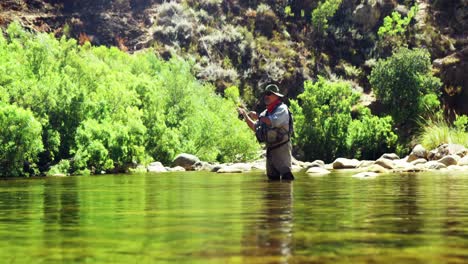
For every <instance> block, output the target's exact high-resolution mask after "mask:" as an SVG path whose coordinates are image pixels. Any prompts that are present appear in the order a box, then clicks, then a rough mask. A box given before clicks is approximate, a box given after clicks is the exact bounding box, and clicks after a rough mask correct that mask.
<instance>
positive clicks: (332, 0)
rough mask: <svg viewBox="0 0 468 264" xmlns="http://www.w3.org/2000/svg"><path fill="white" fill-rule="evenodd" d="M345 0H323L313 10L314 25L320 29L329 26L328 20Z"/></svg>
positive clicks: (323, 29)
mask: <svg viewBox="0 0 468 264" xmlns="http://www.w3.org/2000/svg"><path fill="white" fill-rule="evenodd" d="M341 2H343V0H323V1H321V2H320V3H319V5H318V6H317V8H315V9H314V11H312V25H313V26H314V28H315V29H317V30H318V31H325V30H326V29H327V28H328V20H329V19H331V18H332V17H333V16H334V15H335V13H336V11H338V9H339V8H340V6H341Z"/></svg>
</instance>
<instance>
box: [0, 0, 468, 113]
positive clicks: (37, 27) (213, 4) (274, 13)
mask: <svg viewBox="0 0 468 264" xmlns="http://www.w3.org/2000/svg"><path fill="white" fill-rule="evenodd" d="M416 4H417V7H418V9H417V10H416V13H415V14H413V15H414V16H413V17H410V16H411V14H412V13H411V12H412V10H411V7H412V6H414V5H416ZM0 8H1V10H0V24H1V25H2V27H6V25H8V24H9V23H10V22H11V21H14V20H18V21H20V23H21V24H22V25H23V26H24V27H26V28H29V29H31V30H34V31H41V32H50V33H52V34H54V35H56V36H57V37H60V36H62V35H65V36H67V37H73V38H76V39H78V40H79V42H80V43H84V42H86V41H90V42H91V43H93V44H95V45H106V46H118V47H119V48H120V49H121V50H124V51H129V52H135V51H138V50H141V49H146V48H153V49H154V50H155V51H156V52H157V53H158V54H159V55H160V56H161V57H162V58H166V59H167V58H169V57H171V56H182V57H184V58H187V59H189V60H191V61H193V64H194V67H193V71H194V73H195V75H196V76H197V77H198V78H199V79H201V80H205V81H209V82H212V83H214V84H215V86H216V88H217V91H218V92H221V93H222V92H223V91H224V89H225V88H227V87H229V86H231V85H236V86H238V87H239V88H240V91H241V94H242V96H243V98H244V100H245V101H246V102H247V103H248V104H250V105H255V104H256V97H257V96H258V95H259V92H260V89H259V87H261V86H262V84H264V83H266V82H271V81H274V82H277V83H279V84H280V85H281V87H282V88H283V91H284V92H285V93H287V94H288V96H289V97H292V98H295V97H296V96H297V95H298V94H299V93H301V92H302V91H303V90H304V80H311V79H312V80H316V79H317V77H318V76H319V75H322V76H325V77H327V78H329V79H338V78H342V79H346V80H350V81H352V82H353V83H354V85H353V86H354V88H356V89H357V90H360V91H363V92H364V94H363V96H362V98H363V100H364V101H366V103H367V104H370V103H372V102H373V100H374V99H372V98H373V96H372V94H369V93H370V92H371V87H370V85H369V81H368V74H369V73H370V70H371V67H372V65H374V63H375V61H376V60H377V59H379V58H386V57H388V56H389V55H391V52H392V49H393V48H395V47H396V46H401V45H407V46H408V47H410V48H411V47H425V48H427V49H428V50H429V51H430V54H431V57H432V58H431V59H432V61H433V66H434V69H435V71H436V74H437V75H438V76H439V77H440V78H441V79H442V81H443V83H444V86H443V87H442V88H441V92H442V94H443V102H444V104H445V109H446V110H447V112H451V113H453V112H456V113H465V114H466V113H468V105H466V104H464V102H466V101H468V88H467V79H468V78H466V74H465V73H466V72H468V65H467V60H466V58H467V56H468V46H467V42H468V41H467V36H466V32H467V25H468V16H467V13H466V12H464V10H465V11H466V10H467V8H468V7H467V3H466V1H462V0H450V1H437V0H435V1H428V0H416V1H410V0H404V1H394V0H359V1H356V0H355V1H341V0H328V1H325V2H319V1H314V0H310V1H295V0H289V1H287V0H282V1H272V0H264V1H253V0H252V1H239V0H225V1H222V0H201V1H195V0H180V1H163V0H114V1H104V0H99V1H91V0H83V1H72V0H63V1H60V0H4V1H2V2H1V3H0ZM392 12H397V13H398V14H400V15H401V18H402V19H403V18H408V17H409V20H408V21H409V24H408V25H407V26H404V28H402V30H401V31H399V32H396V33H395V32H394V33H395V34H393V33H389V32H387V34H378V31H379V28H381V27H382V25H383V23H384V18H385V17H387V16H391V15H392ZM373 109H374V110H375V109H378V107H374V108H373Z"/></svg>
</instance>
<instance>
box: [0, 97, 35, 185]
mask: <svg viewBox="0 0 468 264" xmlns="http://www.w3.org/2000/svg"><path fill="white" fill-rule="evenodd" d="M41 130H42V127H41V124H40V123H39V122H38V121H37V120H36V119H35V118H34V116H33V114H32V113H31V111H29V110H24V109H22V108H20V107H17V106H15V105H8V104H5V103H0V176H2V177H5V176H22V175H27V173H28V171H24V165H25V163H26V164H29V165H30V166H34V163H35V162H36V161H37V155H38V154H39V152H41V151H42V148H43V145H42V141H41V132H42V131H41Z"/></svg>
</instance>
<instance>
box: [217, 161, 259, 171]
mask: <svg viewBox="0 0 468 264" xmlns="http://www.w3.org/2000/svg"><path fill="white" fill-rule="evenodd" d="M250 170H252V165H251V164H248V163H235V164H232V165H228V166H225V167H223V168H221V169H219V170H218V171H217V173H240V172H246V171H250Z"/></svg>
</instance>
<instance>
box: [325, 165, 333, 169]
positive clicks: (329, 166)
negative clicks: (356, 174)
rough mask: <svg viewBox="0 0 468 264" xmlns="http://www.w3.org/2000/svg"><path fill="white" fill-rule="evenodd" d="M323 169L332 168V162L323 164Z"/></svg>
mask: <svg viewBox="0 0 468 264" xmlns="http://www.w3.org/2000/svg"><path fill="white" fill-rule="evenodd" d="M323 168H324V169H326V170H333V164H325V166H323Z"/></svg>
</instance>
